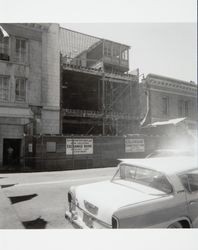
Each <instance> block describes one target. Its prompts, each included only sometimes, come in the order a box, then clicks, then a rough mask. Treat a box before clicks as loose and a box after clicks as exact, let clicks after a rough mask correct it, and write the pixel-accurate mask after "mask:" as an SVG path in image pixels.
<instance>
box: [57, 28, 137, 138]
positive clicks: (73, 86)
mask: <svg viewBox="0 0 198 250" xmlns="http://www.w3.org/2000/svg"><path fill="white" fill-rule="evenodd" d="M60 44H61V46H60V47H61V54H62V67H61V68H62V99H61V100H62V133H63V134H66V135H68V134H75V135H103V136H107V135H110V136H116V135H119V136H121V135H124V134H129V133H132V132H136V131H137V128H138V124H139V117H138V116H139V110H138V107H139V105H138V101H139V99H138V92H139V90H138V89H139V82H138V81H139V79H138V77H137V75H132V74H129V73H128V71H129V49H130V47H129V46H128V45H125V44H120V43H116V42H113V41H109V40H106V39H101V38H98V37H93V36H89V35H85V34H82V33H79V32H74V31H71V30H67V29H64V28H60Z"/></svg>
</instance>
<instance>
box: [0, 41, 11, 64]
mask: <svg viewBox="0 0 198 250" xmlns="http://www.w3.org/2000/svg"><path fill="white" fill-rule="evenodd" d="M5 39H7V44H5V42H4V40H5ZM1 45H2V46H1ZM0 54H4V55H6V56H8V59H7V60H5V59H1V58H0V61H10V37H0Z"/></svg>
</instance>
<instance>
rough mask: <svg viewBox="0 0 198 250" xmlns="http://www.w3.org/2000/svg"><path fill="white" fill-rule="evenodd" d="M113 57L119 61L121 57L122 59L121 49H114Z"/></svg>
mask: <svg viewBox="0 0 198 250" xmlns="http://www.w3.org/2000/svg"><path fill="white" fill-rule="evenodd" d="M113 57H116V58H118V59H119V57H120V49H119V48H116V47H113Z"/></svg>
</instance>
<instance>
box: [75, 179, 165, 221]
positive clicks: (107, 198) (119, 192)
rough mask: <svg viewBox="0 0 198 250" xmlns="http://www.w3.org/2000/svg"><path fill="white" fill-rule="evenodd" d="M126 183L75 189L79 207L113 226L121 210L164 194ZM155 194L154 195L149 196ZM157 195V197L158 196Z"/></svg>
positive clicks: (102, 183) (88, 185)
mask: <svg viewBox="0 0 198 250" xmlns="http://www.w3.org/2000/svg"><path fill="white" fill-rule="evenodd" d="M125 182H126V181H122V180H120V181H115V182H111V181H104V182H98V183H92V184H86V185H81V186H78V187H76V188H75V197H76V199H77V203H78V206H79V207H80V208H82V209H83V210H84V211H86V212H87V213H89V214H91V215H92V216H94V217H96V218H97V219H99V220H101V221H103V222H105V223H107V224H109V225H111V219H112V215H113V213H114V212H116V211H117V210H118V209H119V208H121V207H125V206H129V205H134V204H138V203H141V202H145V201H148V200H153V199H157V198H159V196H161V195H160V194H162V192H160V191H157V190H154V189H153V188H149V187H148V188H147V187H145V186H142V185H140V184H136V183H133V184H130V185H129V184H126V183H125ZM149 193H153V194H149ZM156 194H157V196H156Z"/></svg>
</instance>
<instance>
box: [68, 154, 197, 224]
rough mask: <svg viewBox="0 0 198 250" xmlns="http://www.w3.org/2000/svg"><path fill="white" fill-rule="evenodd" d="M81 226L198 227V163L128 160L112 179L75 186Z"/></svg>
mask: <svg viewBox="0 0 198 250" xmlns="http://www.w3.org/2000/svg"><path fill="white" fill-rule="evenodd" d="M68 202H69V208H68V210H67V211H66V214H65V217H66V218H67V219H68V220H69V221H70V222H72V223H74V224H75V225H77V226H78V227H79V228H190V227H192V228H193V227H194V228H198V168H197V159H195V158H191V157H172V158H171V157H168V158H148V159H124V160H122V161H121V163H120V164H119V165H118V169H117V171H116V173H115V175H114V176H113V178H112V179H111V180H109V181H103V182H98V183H92V184H85V185H80V186H77V187H71V188H70V190H69V192H68Z"/></svg>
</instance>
